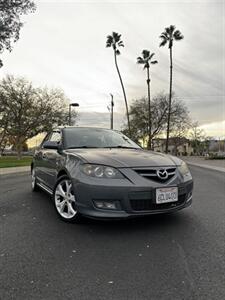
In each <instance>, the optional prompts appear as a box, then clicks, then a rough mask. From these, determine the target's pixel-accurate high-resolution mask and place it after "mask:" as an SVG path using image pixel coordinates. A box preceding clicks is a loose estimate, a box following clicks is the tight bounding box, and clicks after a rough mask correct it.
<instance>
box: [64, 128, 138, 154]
mask: <svg viewBox="0 0 225 300" xmlns="http://www.w3.org/2000/svg"><path fill="white" fill-rule="evenodd" d="M64 143H65V148H66V149H73V148H132V149H140V146H138V145H137V144H136V143H134V142H133V141H132V140H131V139H129V138H128V137H127V136H125V135H124V134H122V133H121V132H119V131H113V130H109V129H100V128H99V129H98V128H65V129H64Z"/></svg>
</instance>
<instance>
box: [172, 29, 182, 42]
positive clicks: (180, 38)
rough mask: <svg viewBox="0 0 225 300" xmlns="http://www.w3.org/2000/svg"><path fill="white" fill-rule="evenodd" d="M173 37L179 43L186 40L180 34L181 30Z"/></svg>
mask: <svg viewBox="0 0 225 300" xmlns="http://www.w3.org/2000/svg"><path fill="white" fill-rule="evenodd" d="M173 36H174V39H175V40H177V41H179V40H182V39H183V38H184V36H183V35H182V33H181V32H180V30H176V31H175V32H174V34H173Z"/></svg>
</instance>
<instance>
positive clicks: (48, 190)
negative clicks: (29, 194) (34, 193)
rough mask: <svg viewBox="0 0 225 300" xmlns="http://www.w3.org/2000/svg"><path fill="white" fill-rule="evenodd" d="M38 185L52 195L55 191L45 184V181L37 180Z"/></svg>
mask: <svg viewBox="0 0 225 300" xmlns="http://www.w3.org/2000/svg"><path fill="white" fill-rule="evenodd" d="M37 185H38V186H39V187H40V188H41V189H42V190H44V191H45V192H47V193H49V194H50V195H52V194H53V191H52V190H51V189H50V188H48V187H47V186H46V185H44V184H43V183H39V182H37Z"/></svg>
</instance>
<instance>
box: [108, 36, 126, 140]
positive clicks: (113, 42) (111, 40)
mask: <svg viewBox="0 0 225 300" xmlns="http://www.w3.org/2000/svg"><path fill="white" fill-rule="evenodd" d="M106 47H112V48H113V51H114V60H115V65H116V70H117V73H118V75H119V79H120V83H121V86H122V90H123V96H124V101H125V106H126V114H127V124H128V130H129V135H130V136H131V130H130V119H129V111H128V103H127V97H126V93H125V88H124V85H123V81H122V77H121V74H120V70H119V67H118V63H117V56H118V55H120V50H119V49H118V48H119V47H124V44H123V41H122V40H121V34H119V33H117V32H113V33H112V35H108V36H107V40H106Z"/></svg>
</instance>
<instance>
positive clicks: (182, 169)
mask: <svg viewBox="0 0 225 300" xmlns="http://www.w3.org/2000/svg"><path fill="white" fill-rule="evenodd" d="M178 170H179V171H180V173H181V174H182V175H183V178H184V180H185V181H187V180H191V179H192V176H191V172H190V170H189V168H188V166H187V164H186V163H185V162H184V161H183V162H182V163H181V165H180V166H179V167H178Z"/></svg>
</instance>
